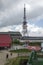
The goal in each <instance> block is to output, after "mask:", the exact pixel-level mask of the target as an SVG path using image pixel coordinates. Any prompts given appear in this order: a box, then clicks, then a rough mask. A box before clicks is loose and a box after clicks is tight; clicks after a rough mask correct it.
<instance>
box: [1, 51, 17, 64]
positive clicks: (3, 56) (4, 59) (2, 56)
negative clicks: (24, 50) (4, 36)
mask: <svg viewBox="0 0 43 65" xmlns="http://www.w3.org/2000/svg"><path fill="white" fill-rule="evenodd" d="M7 53H8V55H9V59H11V58H14V57H17V56H18V54H17V53H13V54H12V56H11V55H10V52H8V51H6V50H4V51H0V65H4V64H5V63H6V54H7Z"/></svg>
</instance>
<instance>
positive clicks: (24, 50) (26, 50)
mask: <svg viewBox="0 0 43 65" xmlns="http://www.w3.org/2000/svg"><path fill="white" fill-rule="evenodd" d="M10 52H15V53H22V52H30V51H29V50H28V49H19V50H11V51H10Z"/></svg>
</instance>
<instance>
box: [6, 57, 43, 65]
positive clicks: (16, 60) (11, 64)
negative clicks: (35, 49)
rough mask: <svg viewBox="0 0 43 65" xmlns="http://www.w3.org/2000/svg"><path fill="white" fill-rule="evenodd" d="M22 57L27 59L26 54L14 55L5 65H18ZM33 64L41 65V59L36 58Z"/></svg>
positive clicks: (42, 62)
mask: <svg viewBox="0 0 43 65" xmlns="http://www.w3.org/2000/svg"><path fill="white" fill-rule="evenodd" d="M24 59H29V57H28V56H21V57H16V58H13V59H10V60H8V61H9V62H8V63H6V64H5V65H20V61H21V60H22V61H23V60H24ZM33 65H43V60H38V61H37V62H34V63H33Z"/></svg>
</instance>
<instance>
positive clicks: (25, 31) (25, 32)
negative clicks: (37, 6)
mask: <svg viewBox="0 0 43 65" xmlns="http://www.w3.org/2000/svg"><path fill="white" fill-rule="evenodd" d="M23 19H24V21H23V36H27V35H28V32H27V22H26V8H25V4H24V18H23Z"/></svg>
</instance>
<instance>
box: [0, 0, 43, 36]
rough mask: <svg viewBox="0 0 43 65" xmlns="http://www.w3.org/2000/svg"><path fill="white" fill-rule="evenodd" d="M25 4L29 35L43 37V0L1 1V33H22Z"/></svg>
mask: <svg viewBox="0 0 43 65" xmlns="http://www.w3.org/2000/svg"><path fill="white" fill-rule="evenodd" d="M24 3H25V6H26V19H27V23H28V33H29V35H31V36H43V0H0V32H4V31H20V32H21V33H22V23H23V13H24V11H23V8H24Z"/></svg>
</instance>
